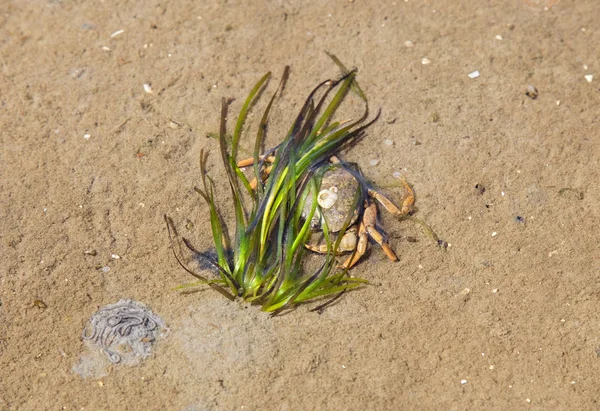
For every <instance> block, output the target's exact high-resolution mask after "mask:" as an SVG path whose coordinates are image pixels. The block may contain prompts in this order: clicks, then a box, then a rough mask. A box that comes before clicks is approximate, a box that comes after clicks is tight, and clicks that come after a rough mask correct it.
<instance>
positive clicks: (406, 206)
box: [369, 178, 415, 217]
mask: <svg viewBox="0 0 600 411" xmlns="http://www.w3.org/2000/svg"><path fill="white" fill-rule="evenodd" d="M402 184H403V185H404V189H405V190H406V192H407V195H406V198H404V201H402V209H400V208H398V207H397V206H396V204H394V203H392V200H390V199H389V198H387V197H386V196H384V195H383V194H381V193H380V192H378V191H375V190H371V189H369V196H370V197H372V198H374V199H375V200H377V201H379V202H380V203H381V205H382V206H383V207H385V209H386V210H388V211H389V212H390V213H392V214H394V215H395V216H398V217H404V216H406V215H408V214H410V212H411V211H412V208H413V205H414V204H415V192H414V191H413V189H412V187H411V186H410V185H409V184H408V183H407V182H406V180H405V179H404V178H402Z"/></svg>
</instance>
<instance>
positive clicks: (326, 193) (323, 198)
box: [317, 187, 338, 210]
mask: <svg viewBox="0 0 600 411" xmlns="http://www.w3.org/2000/svg"><path fill="white" fill-rule="evenodd" d="M337 199H338V195H337V187H331V188H330V189H328V190H321V191H319V195H318V196H317V202H318V203H319V206H321V208H323V209H325V210H327V209H329V208H331V207H333V205H334V204H335V202H336V201H337Z"/></svg>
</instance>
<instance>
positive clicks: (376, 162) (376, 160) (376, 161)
mask: <svg viewBox="0 0 600 411" xmlns="http://www.w3.org/2000/svg"><path fill="white" fill-rule="evenodd" d="M369 164H370V165H372V166H376V165H377V164H379V159H377V158H374V159H373V160H371V161H369Z"/></svg>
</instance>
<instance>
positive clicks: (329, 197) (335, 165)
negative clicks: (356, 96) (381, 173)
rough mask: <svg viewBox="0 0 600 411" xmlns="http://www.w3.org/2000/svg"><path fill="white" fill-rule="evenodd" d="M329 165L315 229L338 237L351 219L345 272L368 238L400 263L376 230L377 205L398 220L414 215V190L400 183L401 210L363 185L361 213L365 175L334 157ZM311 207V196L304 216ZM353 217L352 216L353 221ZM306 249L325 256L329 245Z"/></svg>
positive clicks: (343, 244)
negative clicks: (359, 193) (359, 195)
mask: <svg viewBox="0 0 600 411" xmlns="http://www.w3.org/2000/svg"><path fill="white" fill-rule="evenodd" d="M273 160H274V158H273V157H265V158H264V161H265V162H266V163H272V162H273ZM329 161H330V164H329V165H327V167H330V168H329V169H328V170H327V171H325V172H324V173H323V177H322V179H321V184H320V186H319V193H318V194H317V203H318V204H319V207H318V208H317V211H316V212H315V214H314V216H313V218H312V220H311V226H312V228H313V229H314V230H319V229H321V228H322V226H323V224H324V223H326V224H327V228H328V230H329V232H331V233H334V234H335V233H339V232H341V231H342V230H343V228H344V226H345V225H346V223H347V221H346V220H347V219H348V218H350V222H349V225H348V228H347V229H346V230H345V232H344V234H343V237H342V239H341V240H340V242H339V246H338V249H337V253H338V254H346V253H352V255H350V257H348V258H347V259H346V261H345V262H344V263H343V264H342V265H341V267H342V268H346V269H349V268H351V267H353V266H354V265H355V264H356V263H358V261H360V259H361V258H362V256H363V255H364V254H365V252H366V251H367V245H368V242H369V241H368V239H369V237H370V238H372V239H373V240H374V241H375V242H376V243H377V244H379V245H380V246H381V248H382V249H383V251H384V253H385V255H386V256H387V257H388V258H389V259H390V260H391V261H398V257H397V256H396V254H395V253H394V251H393V250H392V248H391V247H390V245H389V244H388V242H387V239H386V238H385V236H384V234H382V233H381V231H379V229H378V228H377V211H378V209H377V203H379V204H381V205H382V206H383V207H384V208H385V209H386V210H387V211H388V212H390V213H391V214H393V215H395V216H397V217H405V216H407V215H409V214H410V213H411V211H412V208H413V205H414V202H415V195H414V192H413V190H412V188H411V186H410V185H409V184H408V183H407V182H406V180H404V179H402V180H401V181H402V184H403V186H404V189H405V190H406V195H405V197H404V199H403V201H402V206H401V207H398V206H396V205H395V204H394V203H393V202H392V201H391V200H390V199H389V198H387V197H386V196H384V195H383V194H381V193H380V192H379V191H376V190H374V189H373V188H371V187H367V186H366V184H365V183H364V182H361V183H362V184H363V185H364V187H365V188H366V193H367V195H366V196H365V199H364V204H363V207H362V209H361V207H356V194H357V190H359V189H360V186H359V184H361V183H359V181H358V180H357V177H358V179H361V177H362V174H361V173H360V172H359V171H354V170H352V171H351V169H350V168H349V166H348V165H347V164H345V163H343V162H341V161H340V159H339V158H337V157H335V156H333V157H331V158H330V160H329ZM252 162H253V160H252V159H248V160H243V161H240V162H239V163H238V166H239V167H245V166H248V165H250V164H252ZM270 171H271V170H270V167H266V169H265V173H266V174H268V173H269V172H270ZM361 180H362V179H361ZM256 184H257V182H256V181H252V182H251V186H252V187H256ZM311 207H312V197H311V196H310V195H308V196H307V200H306V202H305V204H304V209H303V214H304V215H305V216H306V215H308V214H309V213H310V210H311ZM350 213H352V214H353V215H352V216H351V217H350ZM305 247H306V248H308V249H309V250H311V251H313V252H316V253H321V254H324V253H327V252H328V246H327V244H306V245H305Z"/></svg>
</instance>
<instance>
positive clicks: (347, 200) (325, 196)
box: [302, 167, 359, 233]
mask: <svg viewBox="0 0 600 411" xmlns="http://www.w3.org/2000/svg"><path fill="white" fill-rule="evenodd" d="M358 189H359V186H358V181H356V179H355V178H354V176H353V175H352V174H351V173H350V172H349V171H348V170H346V169H344V168H341V167H337V168H334V169H331V170H328V171H326V172H325V173H324V174H323V178H322V180H321V186H320V187H319V193H318V194H317V203H318V204H319V206H320V209H321V212H319V209H318V208H317V210H316V211H315V214H314V215H313V218H312V220H311V226H312V228H314V229H318V228H320V227H321V226H322V225H323V220H324V221H326V222H327V227H328V228H329V231H331V232H332V233H337V232H339V231H340V230H341V229H342V227H343V226H344V223H345V222H346V218H348V215H349V214H350V213H352V214H353V215H352V219H351V221H350V224H349V225H352V224H354V223H355V222H356V220H357V219H358V211H357V208H358V207H357V204H356V201H357V199H356V193H357V190H358ZM311 207H312V192H310V191H309V193H308V197H307V198H306V202H305V203H304V209H303V210H302V214H303V215H304V216H305V217H306V216H308V215H309V214H310V210H311Z"/></svg>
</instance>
